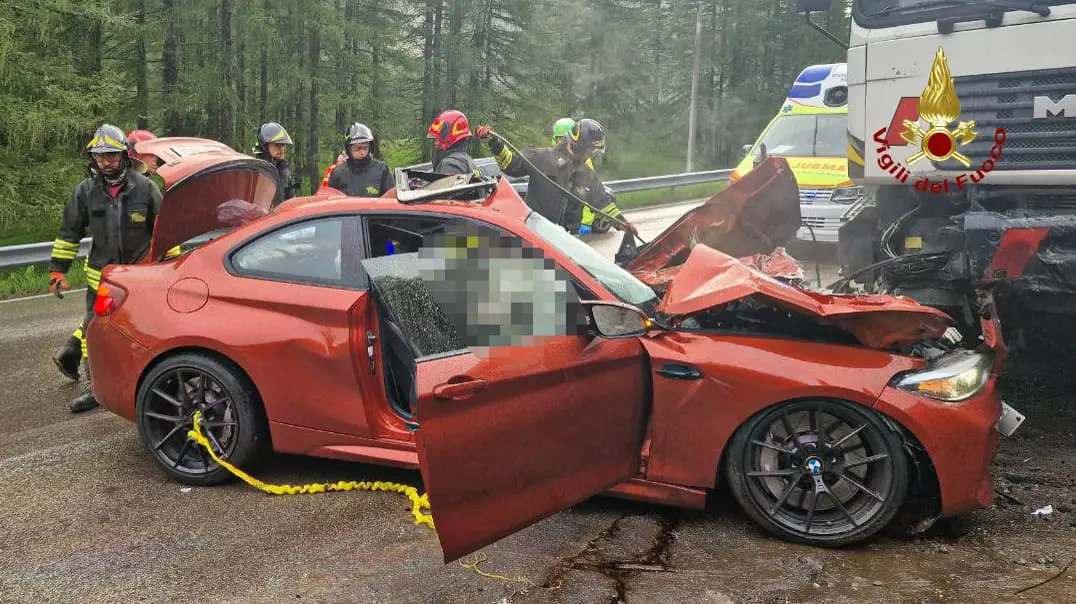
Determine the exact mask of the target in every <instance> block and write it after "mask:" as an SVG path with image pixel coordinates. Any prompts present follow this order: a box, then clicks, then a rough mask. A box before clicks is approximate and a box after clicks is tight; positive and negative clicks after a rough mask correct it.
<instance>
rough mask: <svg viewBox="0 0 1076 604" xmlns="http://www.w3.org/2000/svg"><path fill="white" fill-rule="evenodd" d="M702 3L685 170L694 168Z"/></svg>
mask: <svg viewBox="0 0 1076 604" xmlns="http://www.w3.org/2000/svg"><path fill="white" fill-rule="evenodd" d="M701 47H702V4H699V5H698V6H697V7H696V12H695V56H694V57H693V58H692V61H691V62H692V65H691V109H690V113H689V114H688V118H687V171H688V172H691V171H692V170H693V169H694V163H695V116H696V114H697V113H698V106H699V58H700V55H701V54H702V50H701Z"/></svg>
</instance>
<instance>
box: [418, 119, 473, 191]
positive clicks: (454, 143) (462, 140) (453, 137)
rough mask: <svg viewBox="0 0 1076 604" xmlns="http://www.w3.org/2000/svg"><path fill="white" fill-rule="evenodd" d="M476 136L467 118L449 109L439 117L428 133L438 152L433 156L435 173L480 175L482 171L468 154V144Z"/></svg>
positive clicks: (427, 135) (427, 136)
mask: <svg viewBox="0 0 1076 604" xmlns="http://www.w3.org/2000/svg"><path fill="white" fill-rule="evenodd" d="M472 136H474V133H473V132H471V124H470V123H469V122H468V121H467V116H466V115H463V114H462V113H460V112H459V111H456V110H455V109H449V110H447V111H444V112H442V113H441V115H439V116H437V119H435V120H433V123H432V124H430V129H429V130H428V131H426V138H432V139H434V141H435V143H436V144H437V151H435V152H434V155H433V171H434V172H437V173H438V174H470V173H474V174H478V175H481V171H480V170H479V169H478V166H477V165H476V164H475V163H474V159H472V158H471V156H470V155H469V154H468V153H467V143H468V141H469V140H470V139H471V137H472Z"/></svg>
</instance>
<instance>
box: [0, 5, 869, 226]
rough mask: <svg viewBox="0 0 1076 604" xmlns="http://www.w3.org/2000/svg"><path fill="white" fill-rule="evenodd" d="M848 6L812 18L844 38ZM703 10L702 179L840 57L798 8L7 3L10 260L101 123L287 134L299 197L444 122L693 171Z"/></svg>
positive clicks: (0, 124) (0, 12) (243, 146)
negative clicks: (576, 136) (601, 131)
mask: <svg viewBox="0 0 1076 604" xmlns="http://www.w3.org/2000/svg"><path fill="white" fill-rule="evenodd" d="M841 5H842V3H840V2H838V3H834V8H833V9H832V10H831V11H830V12H829V13H828V14H826V15H815V16H814V17H813V19H814V20H816V21H818V22H821V23H822V24H823V25H824V26H825V27H826V28H827V29H829V30H830V31H832V32H834V33H835V34H837V36H838V37H840V38H844V37H845V36H846V35H847V31H848V17H847V14H846V10H845V8H844V7H843V6H841ZM700 8H701V19H700V21H701V29H700V32H701V35H700V36H699V39H698V42H699V44H698V46H699V53H698V54H699V66H698V76H699V80H698V93H697V103H698V105H697V119H696V132H695V147H694V158H693V169H695V170H708V169H718V168H727V167H732V166H734V164H735V163H737V162H738V161H739V160H740V158H741V156H742V146H743V145H744V144H746V143H750V142H753V141H754V140H755V139H756V137H757V136H758V134H759V132H760V131H761V129H762V128H763V127H765V125H766V123H767V122H768V121H769V120H770V119H771V118H772V117H773V116H774V115H775V113H776V112H777V110H778V109H779V107H780V103H781V101H782V100H783V99H784V97H785V96H786V94H787V92H788V89H789V87H790V86H791V84H792V81H793V80H794V78H795V76H796V75H797V74H798V73H799V72H800V70H802V69H803V68H804V67H806V66H807V65H811V64H817V63H833V62H842V61H844V59H845V56H844V51H843V50H841V49H840V48H838V47H837V46H836V45H835V44H833V43H832V42H831V41H829V40H827V39H825V38H824V37H823V36H822V35H821V34H819V33H818V32H816V31H814V30H812V29H811V28H810V27H809V26H808V25H807V24H806V23H804V18H803V15H797V14H796V12H795V10H796V2H795V0H707V1H704V2H697V1H688V0H575V1H568V0H376V1H375V0H0V246H3V245H13V244H18V243H29V242H36V241H48V240H51V239H52V238H53V237H54V236H55V229H56V225H57V223H58V220H59V213H60V211H61V208H62V207H63V204H64V203H66V201H67V200H68V199H69V197H70V195H71V191H72V188H73V187H74V185H75V184H76V183H77V182H78V180H79V179H81V178H82V177H83V176H84V173H85V169H86V156H85V155H84V146H85V144H86V142H87V141H88V139H89V137H90V136H91V134H92V133H93V130H94V129H95V128H96V126H98V125H99V124H101V123H103V122H108V123H112V124H115V125H117V126H119V127H120V128H123V129H124V130H125V131H128V130H131V129H134V128H136V127H138V128H149V129H151V130H153V131H154V132H155V133H156V134H157V135H158V136H200V137H206V138H212V139H216V140H220V141H223V142H225V143H227V144H229V145H231V146H232V147H233V148H235V149H238V150H241V151H244V152H248V153H249V152H251V149H252V148H253V146H254V145H255V136H256V133H257V129H258V127H259V125H260V124H262V123H263V122H266V121H278V122H280V123H281V124H283V125H284V127H285V128H286V129H287V130H288V132H289V133H290V134H291V137H292V139H293V140H294V141H295V143H296V144H295V147H294V148H293V149H292V150H291V155H290V159H291V162H292V167H293V171H294V172H295V174H296V175H298V176H299V177H300V178H301V179H302V180H301V182H302V191H303V192H304V193H308V192H311V191H312V190H313V188H316V187H317V185H318V184H319V182H320V179H321V174H322V172H323V171H324V170H325V168H326V167H327V166H328V165H329V163H330V162H331V161H333V159H334V158H335V157H336V155H337V153H339V152H340V151H341V147H342V142H343V138H342V133H343V131H344V129H345V128H346V127H347V125H349V124H350V123H352V122H355V121H359V122H363V123H365V124H367V125H368V126H370V127H371V128H372V129H373V131H374V133H375V135H376V136H377V137H378V140H377V147H376V151H377V153H378V154H379V155H380V156H381V157H382V158H383V159H384V160H385V161H387V162H388V163H389V165H390V166H392V167H398V166H404V165H409V164H413V163H417V162H420V161H423V160H426V159H428V158H429V155H430V153H431V150H432V147H431V146H430V145H429V143H428V142H427V141H426V139H425V132H426V128H427V127H428V125H429V123H430V122H431V121H432V119H433V117H434V116H436V115H437V113H439V112H440V111H441V110H443V109H447V108H455V109H459V110H461V111H463V112H465V113H466V114H467V116H468V117H469V119H470V121H471V124H472V126H477V125H479V124H490V125H493V126H494V127H495V128H496V129H497V130H498V132H500V133H502V134H503V135H505V136H506V137H507V138H508V139H509V140H511V141H513V143H514V144H516V145H517V146H541V145H547V144H548V143H549V139H550V135H551V128H552V123H553V122H554V121H555V120H556V119H558V118H560V117H564V116H571V117H574V118H576V119H579V118H582V117H590V118H594V119H597V120H599V121H600V122H601V123H602V124H603V125H605V127H606V129H607V132H608V152H607V153H606V154H605V155H604V156H603V157H602V158H601V160H600V161H599V162H598V163H597V165H596V168H597V169H598V172H599V174H600V175H601V176H602V177H603V179H605V180H612V179H617V178H630V177H641V176H649V175H656V174H667V173H676V172H682V171H684V169H685V159H686V154H687V141H688V124H689V106H690V97H691V81H692V73H693V58H694V56H695V47H696V19H697V17H699V16H700ZM471 151H472V153H473V154H474V155H476V156H484V155H488V149H487V148H486V147H485V146H484V145H481V144H480V143H479V142H478V141H477V140H476V141H475V144H474V145H473V148H472V149H471ZM655 199H656V197H655Z"/></svg>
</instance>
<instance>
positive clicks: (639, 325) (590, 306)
mask: <svg viewBox="0 0 1076 604" xmlns="http://www.w3.org/2000/svg"><path fill="white" fill-rule="evenodd" d="M583 304H584V305H585V307H586V318H587V326H588V327H590V328H591V329H593V330H594V331H595V332H596V333H597V334H598V335H599V336H601V337H603V338H610V339H613V338H635V337H638V336H642V335H645V334H646V332H647V331H648V330H649V329H650V325H651V324H652V322H651V320H650V319H649V318H648V317H647V316H646V313H644V312H643V311H641V310H639V309H638V308H635V307H634V306H631V305H629V304H621V303H619V302H591V301H587V302H583Z"/></svg>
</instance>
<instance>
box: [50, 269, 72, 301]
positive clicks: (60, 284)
mask: <svg viewBox="0 0 1076 604" xmlns="http://www.w3.org/2000/svg"><path fill="white" fill-rule="evenodd" d="M70 288H71V286H70V285H68V284H67V277H65V276H64V274H63V273H49V293H50V294H52V295H54V296H56V297H57V298H63V297H64V294H63V290H65V289H70Z"/></svg>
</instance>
